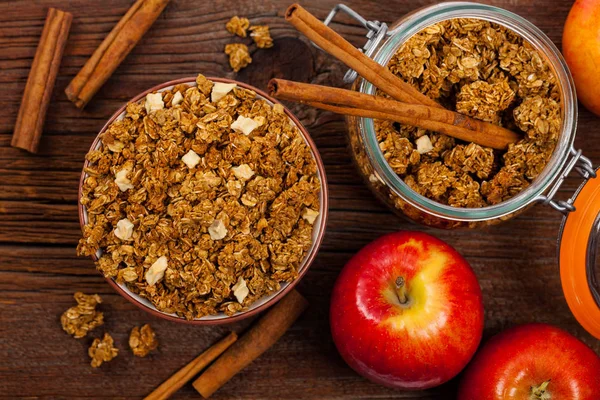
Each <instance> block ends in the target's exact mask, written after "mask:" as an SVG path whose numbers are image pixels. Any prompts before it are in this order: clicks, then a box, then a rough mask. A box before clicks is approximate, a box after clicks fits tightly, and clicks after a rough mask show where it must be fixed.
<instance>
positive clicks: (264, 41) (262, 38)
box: [250, 25, 273, 49]
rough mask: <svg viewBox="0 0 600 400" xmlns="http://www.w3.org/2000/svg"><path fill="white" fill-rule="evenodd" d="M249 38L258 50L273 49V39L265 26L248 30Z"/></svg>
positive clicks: (256, 26) (257, 26)
mask: <svg viewBox="0 0 600 400" xmlns="http://www.w3.org/2000/svg"><path fill="white" fill-rule="evenodd" d="M250 32H252V33H250V37H251V38H252V40H254V43H256V47H258V48H260V49H268V48H269V47H273V39H272V38H271V34H270V33H269V27H268V26H267V25H255V26H253V27H251V28H250Z"/></svg>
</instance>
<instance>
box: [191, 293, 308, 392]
mask: <svg viewBox="0 0 600 400" xmlns="http://www.w3.org/2000/svg"><path fill="white" fill-rule="evenodd" d="M306 307H308V302H307V301H306V299H305V298H304V297H303V296H302V295H301V294H300V293H298V292H297V291H296V290H292V291H291V292H290V293H288V294H287V295H286V296H285V297H284V298H283V299H281V301H280V302H279V303H277V304H276V305H275V306H273V308H271V309H270V310H269V311H267V313H266V314H265V315H264V316H262V317H261V319H260V320H259V321H258V322H257V323H256V324H255V325H254V326H252V328H250V330H249V331H248V332H246V333H245V334H244V335H243V336H242V337H241V338H240V339H239V340H238V341H237V342H236V343H234V344H233V345H232V346H231V347H230V348H228V349H227V350H226V351H225V352H224V353H223V354H222V355H221V357H219V358H218V359H217V360H216V361H215V362H214V364H212V365H211V366H210V367H208V369H207V370H206V371H204V373H202V375H200V376H199V377H198V379H196V381H194V388H195V389H196V390H197V391H198V393H200V394H201V395H202V397H204V398H205V399H207V398H208V397H210V396H211V395H212V394H213V393H214V392H216V391H217V390H218V389H219V388H220V387H221V386H223V385H224V384H225V383H226V382H227V381H229V380H230V379H231V378H232V377H233V376H234V375H236V374H237V373H238V372H240V371H241V370H242V369H244V368H245V367H246V366H247V365H248V364H250V363H251V362H252V361H254V360H255V359H256V358H258V357H259V356H260V355H261V354H262V353H264V352H265V351H266V350H267V349H268V348H269V347H271V346H272V345H273V344H274V343H275V342H277V340H279V338H280V337H281V336H283V334H284V333H285V332H286V331H287V330H288V329H289V328H290V326H292V324H293V323H294V321H296V319H298V317H299V316H300V314H302V312H303V311H304V310H305V309H306Z"/></svg>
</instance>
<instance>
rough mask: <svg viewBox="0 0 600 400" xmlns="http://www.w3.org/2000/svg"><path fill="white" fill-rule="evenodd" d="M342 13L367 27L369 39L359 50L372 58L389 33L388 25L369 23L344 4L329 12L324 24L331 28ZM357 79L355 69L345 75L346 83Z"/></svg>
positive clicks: (375, 22)
mask: <svg viewBox="0 0 600 400" xmlns="http://www.w3.org/2000/svg"><path fill="white" fill-rule="evenodd" d="M340 11H343V12H345V13H346V14H348V15H349V16H350V17H352V18H354V19H355V20H357V21H358V22H359V23H360V24H361V25H362V26H364V27H365V29H367V34H366V35H365V36H366V37H367V42H366V43H365V44H364V46H363V48H362V49H359V50H360V51H362V52H363V53H364V54H366V55H367V56H369V57H371V56H372V55H373V53H375V49H377V46H379V44H380V43H381V41H382V40H383V38H385V36H386V35H387V33H388V26H387V24H386V23H384V22H379V21H367V20H366V19H365V18H363V16H362V15H360V14H359V13H357V12H356V11H354V10H353V9H351V8H350V7H348V6H346V5H344V4H338V5H336V6H335V7H333V9H332V10H331V11H330V12H329V15H327V18H325V21H323V23H324V24H325V25H327V26H329V24H330V23H331V21H332V20H333V18H334V17H335V16H336V14H337V13H338V12H340ZM313 44H314V43H313ZM315 46H316V45H315ZM316 47H319V46H316ZM357 77H358V74H357V73H356V71H354V70H353V69H349V70H348V71H347V72H346V74H345V75H344V82H345V83H352V82H354V80H355V79H356V78H357Z"/></svg>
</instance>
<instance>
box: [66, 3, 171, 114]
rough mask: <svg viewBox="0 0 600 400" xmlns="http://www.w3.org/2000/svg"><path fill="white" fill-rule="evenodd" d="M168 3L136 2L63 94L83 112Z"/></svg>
mask: <svg viewBox="0 0 600 400" xmlns="http://www.w3.org/2000/svg"><path fill="white" fill-rule="evenodd" d="M168 3H169V0H137V1H136V2H135V3H134V4H133V6H131V8H130V9H129V10H128V11H127V13H126V14H125V15H124V16H123V18H121V20H120V21H119V22H118V23H117V25H115V27H114V28H113V30H112V31H111V32H110V33H109V34H108V36H107V37H106V38H105V39H104V41H103V42H102V43H101V44H100V46H99V47H98V48H97V49H96V51H95V52H94V54H92V56H91V57H90V59H89V60H88V61H87V62H86V63H85V65H84V66H83V68H81V70H80V71H79V73H77V75H76V76H75V78H73V80H72V81H71V83H70V84H69V86H68V87H67V88H66V89H65V93H66V94H67V97H68V98H69V100H71V101H72V102H73V103H74V104H75V105H76V106H77V107H79V108H83V107H85V105H86V104H87V103H88V102H89V101H90V100H91V98H92V97H93V96H94V95H95V94H96V92H97V91H98V90H99V89H100V88H101V87H102V85H103V84H104V83H105V82H106V81H107V80H108V78H110V76H111V75H112V74H113V72H114V71H115V70H116V69H117V67H118V66H119V65H120V64H121V62H122V61H123V60H124V59H125V57H127V55H128V54H129V53H130V52H131V50H133V48H134V47H135V45H136V44H137V43H138V42H139V41H140V39H141V38H142V36H144V34H145V33H146V32H147V31H148V29H150V27H151V26H152V24H153V23H154V21H156V19H157V18H158V17H159V15H160V14H161V13H162V11H163V10H164V9H165V7H166V6H167V4H168Z"/></svg>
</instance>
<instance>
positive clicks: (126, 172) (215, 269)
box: [78, 75, 321, 320]
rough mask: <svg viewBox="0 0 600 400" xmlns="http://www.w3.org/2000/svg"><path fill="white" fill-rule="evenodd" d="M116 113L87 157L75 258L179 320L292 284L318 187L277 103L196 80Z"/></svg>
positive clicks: (244, 305) (231, 307)
mask: <svg viewBox="0 0 600 400" xmlns="http://www.w3.org/2000/svg"><path fill="white" fill-rule="evenodd" d="M196 84H197V85H196V86H188V85H185V84H181V85H177V86H175V87H174V88H172V89H171V90H166V91H164V92H162V93H151V94H149V95H147V96H146V97H145V98H144V99H143V100H141V101H140V102H137V103H130V104H128V106H127V109H126V112H125V115H124V118H122V119H119V120H116V121H115V122H113V123H112V124H111V125H110V126H109V127H108V128H107V129H106V130H105V131H104V132H103V133H102V134H101V135H100V140H101V145H100V146H99V147H98V148H97V149H96V150H92V151H90V152H89V153H88V155H87V157H86V158H87V160H88V165H87V167H86V168H85V169H84V172H85V173H86V175H87V176H86V178H85V180H84V182H83V185H82V197H81V199H80V201H81V204H82V205H83V206H84V207H85V209H86V212H87V215H88V222H87V224H86V225H85V226H84V227H83V238H82V239H81V240H80V242H79V246H78V254H80V255H88V256H89V255H97V256H98V259H97V261H96V266H97V268H98V269H99V270H100V271H101V272H102V273H103V274H104V276H105V277H107V278H112V279H114V280H116V282H117V283H120V284H123V285H125V286H126V287H127V288H129V289H130V290H131V291H133V292H134V293H137V294H138V295H139V296H141V297H143V298H146V299H148V300H149V301H150V302H151V303H152V304H153V305H154V306H155V307H156V308H157V309H158V310H160V311H162V312H166V313H175V314H177V315H179V316H181V317H184V318H186V319H190V320H191V319H195V318H200V317H203V316H205V315H212V314H217V313H219V312H223V313H225V314H227V315H232V314H234V313H236V312H239V311H243V310H246V309H248V307H249V306H250V305H251V304H252V303H254V302H255V301H256V300H258V299H260V298H261V297H263V296H266V295H269V294H271V293H273V292H275V291H277V290H279V289H280V285H281V283H282V282H291V281H293V280H294V279H296V277H297V276H298V269H299V267H300V265H301V263H302V261H303V259H304V257H305V255H306V254H307V252H308V250H309V248H310V247H311V245H312V237H313V224H314V223H315V218H316V216H317V215H318V214H319V212H320V203H319V194H320V188H321V183H320V180H319V177H318V171H317V164H316V161H315V158H314V155H313V154H312V151H311V149H310V147H309V146H308V145H307V143H306V142H305V140H304V138H303V137H302V135H301V133H300V132H299V130H298V128H297V127H296V125H295V124H294V123H293V122H292V121H291V119H290V118H289V117H288V116H287V114H286V113H285V111H284V108H283V106H281V105H280V104H275V105H273V106H271V105H270V104H269V103H268V102H267V101H265V100H263V99H260V98H258V97H257V95H256V93H255V92H253V91H251V90H248V89H245V88H242V87H239V86H236V85H235V84H228V83H221V82H212V81H210V80H208V79H207V78H205V77H204V76H202V75H199V76H198V78H197V80H196Z"/></svg>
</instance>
